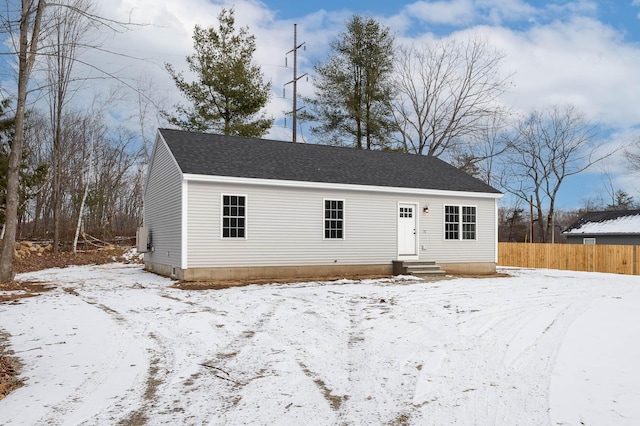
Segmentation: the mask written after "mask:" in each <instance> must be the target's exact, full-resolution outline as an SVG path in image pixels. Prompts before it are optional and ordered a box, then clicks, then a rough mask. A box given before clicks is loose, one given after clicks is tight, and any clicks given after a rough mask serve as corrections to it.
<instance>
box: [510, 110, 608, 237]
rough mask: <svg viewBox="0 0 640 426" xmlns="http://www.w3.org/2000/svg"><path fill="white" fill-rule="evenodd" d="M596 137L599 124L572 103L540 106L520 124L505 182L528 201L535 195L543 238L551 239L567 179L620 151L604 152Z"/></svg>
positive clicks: (513, 141)
mask: <svg viewBox="0 0 640 426" xmlns="http://www.w3.org/2000/svg"><path fill="white" fill-rule="evenodd" d="M595 142H596V126H595V125H593V124H590V123H588V122H587V121H586V120H585V118H584V116H583V114H582V113H581V112H580V111H579V110H578V109H577V108H576V107H575V106H572V105H566V106H552V107H547V108H544V109H542V110H539V111H534V112H532V113H531V114H530V115H529V116H528V117H526V118H525V119H523V120H522V121H521V122H520V123H519V125H518V126H517V129H516V131H515V134H514V135H513V140H512V142H511V145H510V147H509V151H508V155H506V156H505V158H504V160H505V168H504V169H503V171H504V174H503V175H502V177H501V184H502V187H503V188H504V189H505V190H507V191H508V192H510V193H512V194H513V195H515V196H516V197H518V198H520V199H522V200H523V201H525V202H527V203H529V200H530V197H533V208H534V210H535V212H536V213H537V228H538V239H539V240H540V241H542V242H547V241H548V240H549V236H550V231H551V229H552V227H553V217H554V211H555V203H556V198H557V195H558V191H559V190H560V187H561V186H562V184H563V183H564V181H565V180H566V178H568V177H570V176H574V175H577V174H579V173H582V172H583V171H585V170H587V169H588V168H589V167H591V166H593V165H594V164H596V163H598V162H599V161H601V160H603V159H605V158H607V157H609V156H610V155H612V154H613V153H614V152H615V150H613V151H607V152H602V150H601V149H599V148H600V146H599V145H598V144H596V143H595Z"/></svg>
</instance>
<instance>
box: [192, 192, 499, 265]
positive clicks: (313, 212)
mask: <svg viewBox="0 0 640 426" xmlns="http://www.w3.org/2000/svg"><path fill="white" fill-rule="evenodd" d="M188 184H189V191H188V194H189V198H188V207H187V210H188V212H189V217H188V250H189V253H188V254H189V255H188V259H189V267H190V268H199V267H200V268H206V267H238V266H248V267H249V266H295V265H327V264H352V265H354V264H388V263H390V262H391V261H392V260H395V259H397V256H398V253H397V240H398V230H397V217H396V216H397V214H398V203H399V202H406V203H414V202H416V201H419V208H418V209H417V210H416V213H419V214H420V215H421V217H420V220H419V223H420V229H419V232H418V235H417V238H418V247H422V246H424V248H421V249H420V250H419V257H420V260H435V261H438V262H443V263H444V262H451V263H454V262H494V261H495V250H496V242H495V223H496V222H495V214H496V213H495V212H496V208H495V203H496V200H495V199H489V198H473V199H469V198H468V197H460V198H459V199H457V198H456V197H444V196H425V195H419V196H416V195H411V194H394V193H391V192H384V193H372V192H368V191H366V192H365V191H348V190H335V189H334V190H323V189H320V188H287V187H282V186H278V187H275V186H273V187H272V186H266V185H245V184H233V183H228V184H225V183H207V182H195V181H190V182H189V183H188ZM222 194H245V195H246V197H247V200H250V201H251V205H250V212H248V213H247V214H248V215H249V217H250V221H251V223H250V225H251V229H250V238H247V239H238V238H230V239H224V240H223V239H222V237H221V230H222V226H221V223H220V221H221V218H222V216H221V215H219V214H214V215H212V214H211V213H212V212H219V211H220V209H221V204H222V197H221V195H222ZM325 200H343V201H344V204H343V206H344V216H343V217H344V224H345V225H346V226H347V228H346V229H345V233H344V239H325V238H324V236H325V221H324V220H325V217H324V216H325V209H324V201H325ZM445 204H447V205H449V204H452V205H453V204H455V205H471V204H472V205H474V206H476V216H477V218H476V240H470V241H465V240H460V241H459V242H458V243H457V244H451V243H450V242H446V241H444V240H443V238H442V224H443V220H444V218H443V214H444V205H445ZM425 205H428V206H429V207H430V209H429V213H423V212H422V209H423V208H424V206H425Z"/></svg>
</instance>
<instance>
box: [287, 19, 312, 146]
mask: <svg viewBox="0 0 640 426" xmlns="http://www.w3.org/2000/svg"><path fill="white" fill-rule="evenodd" d="M302 46H304V43H300V44H298V24H293V49H291V50H290V51H288V52H287V55H288V54H289V53H291V52H293V80H291V81H289V82H287V83H285V84H284V85H285V86H286V85H287V84H293V109H292V110H291V111H289V112H287V113H286V114H291V118H292V121H293V124H292V127H293V135H292V141H293V142H294V143H295V142H297V136H296V134H297V126H298V124H297V115H298V110H299V109H302V108H298V80H300V79H301V78H302V77H304V76H305V75H307V73H304V74H302V75H301V76H298V49H300V48H301V47H302ZM284 60H285V65H286V63H287V57H286V56H285V58H284ZM282 90H283V91H284V88H283V89H282Z"/></svg>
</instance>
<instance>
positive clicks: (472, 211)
mask: <svg viewBox="0 0 640 426" xmlns="http://www.w3.org/2000/svg"><path fill="white" fill-rule="evenodd" d="M476 228H477V209H476V206H454V205H445V206H444V239H445V240H475V239H476Z"/></svg>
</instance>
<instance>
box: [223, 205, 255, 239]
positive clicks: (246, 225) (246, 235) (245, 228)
mask: <svg viewBox="0 0 640 426" xmlns="http://www.w3.org/2000/svg"><path fill="white" fill-rule="evenodd" d="M224 197H244V236H243V237H225V236H224V217H225V216H224ZM248 213H249V197H248V196H247V195H246V194H229V193H221V194H220V239H221V240H229V241H234V240H246V239H248V236H249V226H248V225H249V219H248V217H249V214H248Z"/></svg>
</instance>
